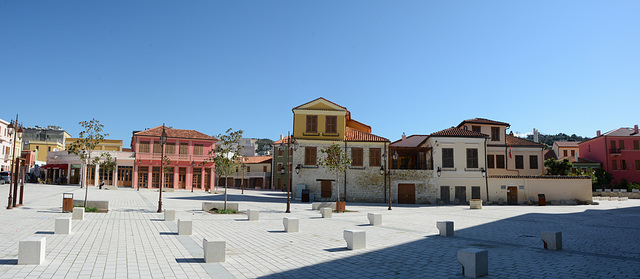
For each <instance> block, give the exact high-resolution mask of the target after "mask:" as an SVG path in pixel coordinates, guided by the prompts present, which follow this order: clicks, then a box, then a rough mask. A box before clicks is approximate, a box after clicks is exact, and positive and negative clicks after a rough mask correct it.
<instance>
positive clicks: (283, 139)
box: [273, 136, 291, 145]
mask: <svg viewBox="0 0 640 279" xmlns="http://www.w3.org/2000/svg"><path fill="white" fill-rule="evenodd" d="M290 138H291V136H286V137H284V138H282V139H281V140H277V141H275V142H273V145H277V144H283V143H287V142H288V141H289V139H290Z"/></svg>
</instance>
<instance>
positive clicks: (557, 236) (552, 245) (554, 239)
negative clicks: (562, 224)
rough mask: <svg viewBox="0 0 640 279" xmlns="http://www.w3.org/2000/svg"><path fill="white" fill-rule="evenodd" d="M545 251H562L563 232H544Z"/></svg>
mask: <svg viewBox="0 0 640 279" xmlns="http://www.w3.org/2000/svg"><path fill="white" fill-rule="evenodd" d="M542 242H543V243H544V249H547V250H562V232H543V233H542Z"/></svg>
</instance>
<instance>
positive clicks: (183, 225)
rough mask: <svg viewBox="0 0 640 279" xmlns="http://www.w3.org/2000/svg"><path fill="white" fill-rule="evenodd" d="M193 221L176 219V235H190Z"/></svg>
mask: <svg viewBox="0 0 640 279" xmlns="http://www.w3.org/2000/svg"><path fill="white" fill-rule="evenodd" d="M192 225H193V221H191V220H181V219H178V235H191V233H192V232H193V227H192Z"/></svg>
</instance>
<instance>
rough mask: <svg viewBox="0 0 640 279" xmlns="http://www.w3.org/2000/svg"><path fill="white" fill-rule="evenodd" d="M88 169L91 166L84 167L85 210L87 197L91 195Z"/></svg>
mask: <svg viewBox="0 0 640 279" xmlns="http://www.w3.org/2000/svg"><path fill="white" fill-rule="evenodd" d="M88 167H89V166H88V165H87V164H85V167H84V173H85V176H84V203H83V205H82V206H84V207H85V208H86V207H87V195H89V187H88V186H89V185H87V169H88Z"/></svg>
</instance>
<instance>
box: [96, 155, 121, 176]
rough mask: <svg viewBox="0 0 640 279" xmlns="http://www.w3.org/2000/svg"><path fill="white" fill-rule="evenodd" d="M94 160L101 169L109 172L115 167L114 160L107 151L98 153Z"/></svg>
mask: <svg viewBox="0 0 640 279" xmlns="http://www.w3.org/2000/svg"><path fill="white" fill-rule="evenodd" d="M96 162H98V165H99V166H100V168H101V169H103V170H104V171H105V172H107V173H110V172H112V171H113V170H115V169H116V161H115V160H114V159H113V157H111V154H109V153H107V152H102V153H100V156H99V157H98V158H97V160H96Z"/></svg>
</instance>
